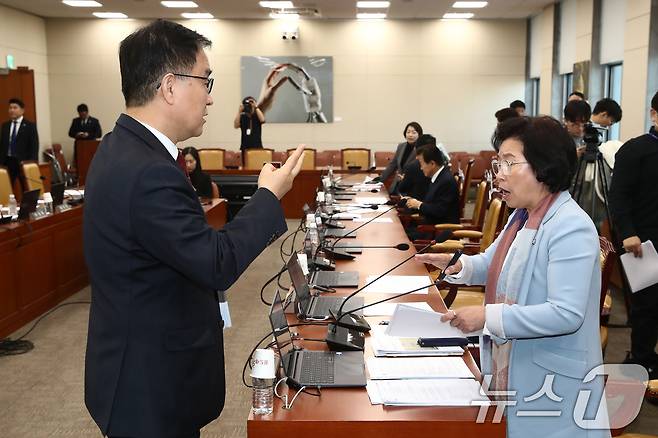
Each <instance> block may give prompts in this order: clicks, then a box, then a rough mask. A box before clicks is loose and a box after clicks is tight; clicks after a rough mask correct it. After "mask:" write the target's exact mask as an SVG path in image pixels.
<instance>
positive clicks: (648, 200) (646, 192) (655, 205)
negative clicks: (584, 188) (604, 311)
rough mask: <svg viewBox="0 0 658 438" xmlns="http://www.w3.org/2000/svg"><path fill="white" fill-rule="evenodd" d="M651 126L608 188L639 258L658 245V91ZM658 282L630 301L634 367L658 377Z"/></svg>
mask: <svg viewBox="0 0 658 438" xmlns="http://www.w3.org/2000/svg"><path fill="white" fill-rule="evenodd" d="M650 113H651V121H652V123H653V126H652V127H651V129H650V130H649V132H648V133H647V134H644V135H642V136H641V137H636V138H633V139H631V140H629V141H628V142H626V143H625V144H624V145H623V146H622V147H621V149H619V152H617V154H616V155H615V171H614V173H613V176H612V183H611V184H610V211H611V214H612V219H613V222H614V224H615V226H616V228H617V234H618V236H619V238H620V239H621V240H622V245H623V247H624V250H626V252H632V253H633V254H634V255H635V257H642V247H641V246H640V245H641V243H642V242H646V241H647V240H650V241H651V242H652V243H653V245H654V246H657V245H658V185H656V182H655V181H656V177H655V174H656V169H658V93H656V94H655V95H654V96H653V99H651V110H650ZM657 315H658V284H654V285H652V286H649V287H647V288H646V289H642V290H640V291H637V292H635V293H634V294H633V295H632V297H631V321H630V322H631V353H630V356H629V357H627V359H626V362H630V363H637V364H640V365H642V366H644V367H645V368H647V370H648V372H649V378H650V379H656V378H658V355H657V354H656V350H655V349H656V342H658V316H657Z"/></svg>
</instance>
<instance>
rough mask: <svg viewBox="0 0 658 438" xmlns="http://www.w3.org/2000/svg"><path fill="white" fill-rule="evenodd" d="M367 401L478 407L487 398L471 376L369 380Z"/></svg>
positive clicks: (487, 400)
mask: <svg viewBox="0 0 658 438" xmlns="http://www.w3.org/2000/svg"><path fill="white" fill-rule="evenodd" d="M366 390H367V391H368V397H370V402H371V403H372V404H374V405H376V404H385V405H389V406H481V405H483V404H488V403H489V399H488V398H487V396H486V395H483V394H482V393H481V391H480V384H479V383H478V382H477V381H476V380H474V379H414V380H369V381H368V385H367V386H366Z"/></svg>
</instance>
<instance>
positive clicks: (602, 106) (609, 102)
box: [592, 97, 621, 123]
mask: <svg viewBox="0 0 658 438" xmlns="http://www.w3.org/2000/svg"><path fill="white" fill-rule="evenodd" d="M602 112H606V113H607V114H608V115H609V116H610V117H612V118H613V120H614V121H615V123H616V122H618V121H620V120H621V107H620V106H619V104H618V103H617V102H615V101H614V100H613V99H610V98H609V97H604V98H603V99H601V100H599V101H598V102H596V105H594V109H593V110H592V114H599V113H602Z"/></svg>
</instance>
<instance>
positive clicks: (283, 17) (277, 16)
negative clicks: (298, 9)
mask: <svg viewBox="0 0 658 438" xmlns="http://www.w3.org/2000/svg"><path fill="white" fill-rule="evenodd" d="M270 18H274V19H275V20H299V14H286V13H281V12H270Z"/></svg>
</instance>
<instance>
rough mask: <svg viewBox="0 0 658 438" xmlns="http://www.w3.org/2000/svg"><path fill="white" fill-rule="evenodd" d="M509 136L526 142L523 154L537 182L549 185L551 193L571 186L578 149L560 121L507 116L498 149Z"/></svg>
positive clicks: (542, 117)
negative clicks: (508, 117) (509, 117)
mask: <svg viewBox="0 0 658 438" xmlns="http://www.w3.org/2000/svg"><path fill="white" fill-rule="evenodd" d="M509 138H514V139H517V140H519V141H520V142H521V143H523V155H524V156H525V158H526V161H528V163H529V164H530V167H531V168H532V170H533V172H534V173H535V177H536V178H537V181H539V182H541V183H544V184H546V186H547V187H548V189H549V191H550V192H551V193H557V192H560V191H562V190H567V189H568V188H569V186H570V185H571V180H572V178H573V175H574V173H575V169H576V148H574V147H573V139H572V138H571V136H570V135H569V133H568V132H567V130H566V129H565V128H564V126H562V124H561V123H560V122H559V121H557V120H556V119H554V118H553V117H549V116H541V117H515V118H512V119H508V120H506V121H504V122H503V123H501V124H500V125H499V126H498V130H497V132H496V140H495V142H494V144H495V147H496V150H497V151H498V150H499V149H500V145H501V144H502V143H503V141H505V140H507V139H509Z"/></svg>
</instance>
